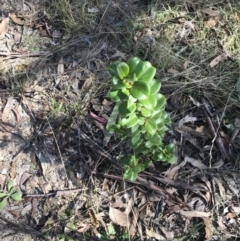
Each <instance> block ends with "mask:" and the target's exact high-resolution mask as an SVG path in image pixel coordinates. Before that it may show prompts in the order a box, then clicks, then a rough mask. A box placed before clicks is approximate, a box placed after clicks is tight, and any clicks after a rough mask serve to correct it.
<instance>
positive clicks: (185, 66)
mask: <svg viewBox="0 0 240 241" xmlns="http://www.w3.org/2000/svg"><path fill="white" fill-rule="evenodd" d="M188 64H189V61H188V60H186V61H185V62H184V64H183V69H184V70H186V69H187V67H188Z"/></svg>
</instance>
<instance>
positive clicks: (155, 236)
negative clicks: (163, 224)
mask: <svg viewBox="0 0 240 241" xmlns="http://www.w3.org/2000/svg"><path fill="white" fill-rule="evenodd" d="M146 234H147V236H148V237H150V238H155V239H157V240H166V239H165V238H164V237H163V236H162V235H160V234H159V233H156V232H154V231H152V230H149V229H147V228H146Z"/></svg>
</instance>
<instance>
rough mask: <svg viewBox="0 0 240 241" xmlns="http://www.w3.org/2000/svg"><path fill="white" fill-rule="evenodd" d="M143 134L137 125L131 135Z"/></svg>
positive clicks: (132, 129)
mask: <svg viewBox="0 0 240 241" xmlns="http://www.w3.org/2000/svg"><path fill="white" fill-rule="evenodd" d="M140 132H141V130H140V129H139V126H138V125H135V126H133V127H132V128H131V135H132V136H136V135H138V134H139V133H140Z"/></svg>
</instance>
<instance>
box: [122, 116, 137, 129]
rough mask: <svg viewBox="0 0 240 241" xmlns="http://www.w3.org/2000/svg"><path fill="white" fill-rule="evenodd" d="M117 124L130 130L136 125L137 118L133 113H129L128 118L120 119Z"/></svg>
mask: <svg viewBox="0 0 240 241" xmlns="http://www.w3.org/2000/svg"><path fill="white" fill-rule="evenodd" d="M119 124H120V125H121V126H123V127H126V128H131V127H133V126H135V125H137V124H138V118H137V116H136V114H135V113H131V114H130V115H129V117H128V118H122V119H121V120H120V122H119Z"/></svg>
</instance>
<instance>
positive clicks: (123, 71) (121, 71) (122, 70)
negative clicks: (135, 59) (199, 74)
mask: <svg viewBox="0 0 240 241" xmlns="http://www.w3.org/2000/svg"><path fill="white" fill-rule="evenodd" d="M117 72H118V76H119V78H120V79H124V78H125V77H127V76H128V74H129V67H128V65H127V64H126V63H124V62H121V63H119V64H118V65H117Z"/></svg>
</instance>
